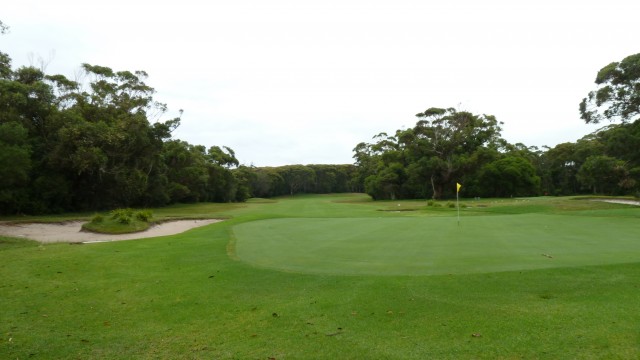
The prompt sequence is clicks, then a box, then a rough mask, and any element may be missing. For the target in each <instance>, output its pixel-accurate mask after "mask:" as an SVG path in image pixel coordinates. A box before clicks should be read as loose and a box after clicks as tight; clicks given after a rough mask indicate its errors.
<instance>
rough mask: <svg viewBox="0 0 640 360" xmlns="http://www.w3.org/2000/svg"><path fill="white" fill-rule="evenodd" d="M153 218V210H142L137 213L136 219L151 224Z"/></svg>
mask: <svg viewBox="0 0 640 360" xmlns="http://www.w3.org/2000/svg"><path fill="white" fill-rule="evenodd" d="M152 217H153V212H152V211H151V210H140V211H138V212H136V219H138V220H140V221H144V222H149V220H151V218H152Z"/></svg>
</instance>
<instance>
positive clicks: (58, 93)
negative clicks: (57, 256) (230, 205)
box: [0, 53, 249, 214]
mask: <svg viewBox="0 0 640 360" xmlns="http://www.w3.org/2000/svg"><path fill="white" fill-rule="evenodd" d="M82 70H83V73H84V76H85V78H86V79H87V81H86V83H81V82H76V81H72V80H69V79H67V78H66V77H64V76H62V75H46V74H44V73H43V72H42V70H40V69H37V68H34V67H21V68H18V69H15V70H14V69H12V67H11V59H10V57H9V56H8V55H7V54H4V53H0V212H1V213H5V214H11V213H42V212H57V211H69V210H94V209H108V208H114V207H126V206H150V205H153V206H159V205H165V204H169V203H173V202H178V201H183V202H184V201H242V200H244V199H246V198H247V197H248V196H249V191H248V190H247V188H248V183H247V184H243V183H242V182H243V181H245V182H248V180H247V179H243V178H240V177H238V176H236V173H239V172H238V171H237V167H238V165H239V163H238V160H237V159H236V158H235V153H234V152H233V150H231V149H229V148H227V147H222V148H220V147H218V146H213V147H211V148H210V149H209V150H208V151H207V150H205V148H204V147H203V146H200V145H191V144H188V143H186V142H184V141H180V140H172V139H171V132H172V131H173V130H174V129H175V128H176V127H178V126H179V124H180V117H176V118H172V119H166V120H159V119H160V118H162V117H163V116H164V114H165V113H166V111H167V106H166V105H165V104H161V103H158V102H156V101H154V100H153V94H154V93H155V91H154V89H153V88H151V87H150V86H148V85H147V84H146V83H145V82H144V81H145V80H146V78H147V74H146V73H145V72H143V71H136V72H129V71H113V70H112V69H110V68H108V67H103V66H96V65H90V64H83V65H82Z"/></svg>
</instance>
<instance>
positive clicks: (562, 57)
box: [0, 0, 640, 166]
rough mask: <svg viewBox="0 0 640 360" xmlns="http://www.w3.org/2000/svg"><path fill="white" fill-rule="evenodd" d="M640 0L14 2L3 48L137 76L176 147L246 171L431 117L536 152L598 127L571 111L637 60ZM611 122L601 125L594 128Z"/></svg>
mask: <svg viewBox="0 0 640 360" xmlns="http://www.w3.org/2000/svg"><path fill="white" fill-rule="evenodd" d="M638 14H640V2H639V1H621V0H609V1H592V0H587V1H580V2H574V1H560V0H538V1H477V0H461V1H456V0H450V1H446V0H441V1H424V0H423V1H417V0H416V1H411V0H393V1H376V0H367V1H365V0H322V1H318V0H316V1H303V0H268V1H266V0H249V1H244V0H234V1H218V0H214V1H193V0H182V1H170V2H169V1H135V0H128V1H123V0H111V1H100V2H95V1H69V0H59V1H32V0H20V1H10V2H7V3H5V4H3V5H2V12H1V13H0V20H2V21H3V22H4V23H5V24H6V25H8V26H10V33H9V34H7V35H4V36H0V51H2V52H5V53H8V54H9V55H10V56H11V58H12V59H13V65H14V67H17V66H21V65H30V64H33V65H37V64H39V63H40V61H39V60H38V59H40V58H41V59H43V60H44V62H46V63H48V65H47V68H46V72H47V73H48V74H63V75H65V76H67V77H68V78H70V79H74V78H75V73H76V72H77V71H78V69H79V67H80V64H82V63H90V64H92V65H101V66H107V67H110V68H112V69H114V70H116V71H118V70H130V71H134V70H144V71H146V72H147V73H148V74H149V78H148V79H147V84H148V85H150V86H151V87H153V88H155V89H156V91H157V94H156V96H155V99H156V100H158V101H160V102H163V103H166V104H167V105H168V106H169V113H168V114H167V116H166V118H171V117H175V116H177V114H178V110H179V109H184V115H183V117H182V124H181V126H180V128H179V129H178V130H176V131H175V132H174V137H176V138H179V139H182V140H186V141H188V142H190V143H192V144H201V145H205V146H206V147H209V146H212V145H218V146H222V145H226V146H229V147H231V148H232V149H233V150H235V152H236V156H237V157H238V160H239V161H240V162H241V163H243V164H246V165H251V164H253V165H256V166H278V165H286V164H338V163H352V162H353V160H352V156H353V152H352V149H353V148H354V147H355V146H356V145H357V144H358V143H360V142H363V141H364V142H370V141H371V138H372V137H373V136H374V135H376V134H378V133H380V132H383V131H384V132H387V133H390V134H391V133H394V132H395V130H397V129H401V128H409V127H412V126H413V125H414V124H415V122H416V118H415V114H416V113H418V112H421V111H424V110H425V109H427V108H429V107H454V108H458V109H460V110H466V111H471V112H473V113H476V114H489V115H495V116H496V117H497V119H498V120H499V121H502V122H504V126H503V133H502V134H503V137H504V138H506V139H507V140H508V141H509V142H511V143H517V142H521V143H524V144H525V145H527V146H533V145H535V146H543V145H548V146H554V145H556V144H559V143H562V142H569V141H570V142H574V141H576V140H577V139H579V138H581V137H582V136H584V135H586V134H588V133H590V132H592V131H593V130H595V129H597V128H598V126H592V125H591V126H587V125H585V124H584V123H583V122H582V121H581V120H580V117H579V113H578V104H579V103H580V101H581V100H582V98H583V97H585V96H586V94H587V93H588V92H589V91H590V90H593V89H594V88H595V84H594V83H593V81H594V79H595V76H596V73H597V72H598V70H600V69H601V68H602V67H604V66H605V65H607V64H609V63H611V62H613V61H620V60H622V59H623V58H624V57H626V56H628V55H632V54H635V53H638V52H640V43H639V42H638V38H639V35H640V28H639V27H638ZM601 126H602V125H601Z"/></svg>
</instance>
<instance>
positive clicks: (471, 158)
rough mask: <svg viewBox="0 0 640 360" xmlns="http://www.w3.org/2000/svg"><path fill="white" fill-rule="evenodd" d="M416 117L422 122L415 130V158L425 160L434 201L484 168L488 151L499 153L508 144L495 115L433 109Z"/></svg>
mask: <svg viewBox="0 0 640 360" xmlns="http://www.w3.org/2000/svg"><path fill="white" fill-rule="evenodd" d="M416 117H418V118H419V119H420V120H419V121H418V122H417V123H416V126H415V127H414V128H413V133H414V136H415V141H416V144H415V146H413V147H412V149H413V151H414V155H413V157H414V158H415V159H422V163H423V171H424V173H426V174H429V177H428V179H426V180H427V181H428V183H429V184H430V186H431V190H432V197H433V198H434V199H439V198H441V197H442V196H443V195H444V194H445V189H449V188H450V189H454V187H453V185H454V184H455V183H456V182H459V181H461V179H462V178H463V177H464V176H465V174H469V173H472V172H474V171H476V170H477V169H478V168H480V167H481V166H482V165H483V164H484V163H485V160H486V159H485V157H486V155H487V151H486V150H487V149H491V150H497V149H500V148H502V147H504V146H505V144H506V142H505V141H504V140H503V139H502V138H501V136H500V132H501V131H502V128H501V127H500V125H502V123H500V122H498V121H497V120H496V118H495V116H492V115H474V114H472V113H470V112H466V111H461V112H458V111H456V110H455V109H453V108H448V109H442V108H429V109H427V110H426V111H424V112H421V113H418V114H416ZM419 161H420V160H419ZM452 191H453V190H450V191H449V192H452Z"/></svg>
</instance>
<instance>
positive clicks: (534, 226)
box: [233, 214, 640, 275]
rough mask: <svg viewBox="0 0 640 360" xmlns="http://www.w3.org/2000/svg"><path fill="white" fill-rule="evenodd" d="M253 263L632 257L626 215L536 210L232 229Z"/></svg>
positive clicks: (395, 267) (315, 269) (323, 269)
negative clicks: (520, 213) (578, 213)
mask: <svg viewBox="0 0 640 360" xmlns="http://www.w3.org/2000/svg"><path fill="white" fill-rule="evenodd" d="M233 231H234V234H235V239H236V240H235V253H236V256H237V257H238V258H239V259H241V260H242V261H244V262H247V263H250V264H252V265H254V266H258V267H265V268H272V269H278V270H283V271H294V272H303V273H315V274H353V275H358V274H370V275H432V274H461V273H478V272H496V271H513V270H525V269H541V268H552V267H570V266H585V265H598V264H612V263H625V262H637V261H640V240H639V239H638V234H640V224H639V223H638V221H637V219H633V218H616V217H607V218H605V217H589V216H566V215H544V214H522V215H504V216H473V217H465V218H463V219H462V220H461V222H460V225H458V223H457V220H456V218H451V217H385V218H286V219H270V220H261V221H254V222H248V223H244V224H240V225H237V226H235V227H234V228H233Z"/></svg>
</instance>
